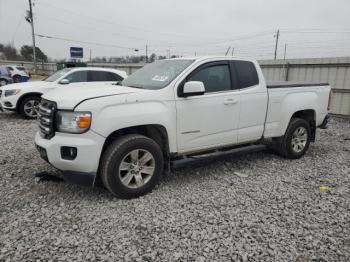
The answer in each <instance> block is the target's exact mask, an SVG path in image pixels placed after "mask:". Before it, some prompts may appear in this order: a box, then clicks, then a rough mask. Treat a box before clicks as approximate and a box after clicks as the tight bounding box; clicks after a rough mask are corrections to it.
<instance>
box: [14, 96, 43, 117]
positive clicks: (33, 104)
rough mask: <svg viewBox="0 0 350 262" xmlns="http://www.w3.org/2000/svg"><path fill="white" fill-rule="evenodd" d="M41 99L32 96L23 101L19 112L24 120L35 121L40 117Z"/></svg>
mask: <svg viewBox="0 0 350 262" xmlns="http://www.w3.org/2000/svg"><path fill="white" fill-rule="evenodd" d="M40 100H41V99H40V97H38V96H31V97H27V98H25V99H23V101H22V102H21V104H20V108H19V112H20V114H21V115H22V117H23V118H26V119H34V118H37V117H38V112H39V105H40Z"/></svg>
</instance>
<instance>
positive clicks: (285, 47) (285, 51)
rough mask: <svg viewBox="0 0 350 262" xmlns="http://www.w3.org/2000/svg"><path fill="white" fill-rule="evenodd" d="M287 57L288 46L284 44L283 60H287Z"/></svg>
mask: <svg viewBox="0 0 350 262" xmlns="http://www.w3.org/2000/svg"><path fill="white" fill-rule="evenodd" d="M286 56H287V44H284V56H283V60H286Z"/></svg>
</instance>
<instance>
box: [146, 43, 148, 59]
mask: <svg viewBox="0 0 350 262" xmlns="http://www.w3.org/2000/svg"><path fill="white" fill-rule="evenodd" d="M146 63H148V45H146Z"/></svg>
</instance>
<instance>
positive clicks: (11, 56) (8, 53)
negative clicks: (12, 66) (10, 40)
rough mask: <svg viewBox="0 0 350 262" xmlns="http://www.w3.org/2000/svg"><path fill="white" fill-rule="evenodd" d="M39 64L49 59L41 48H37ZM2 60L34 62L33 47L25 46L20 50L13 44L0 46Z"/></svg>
mask: <svg viewBox="0 0 350 262" xmlns="http://www.w3.org/2000/svg"><path fill="white" fill-rule="evenodd" d="M35 51H36V59H37V61H38V62H47V61H48V57H47V55H46V54H44V52H43V51H41V49H40V48H39V47H36V48H35ZM0 59H2V60H14V61H33V47H32V46H29V45H23V46H22V47H21V48H20V49H19V50H17V49H16V47H14V46H13V45H11V44H7V45H3V44H0Z"/></svg>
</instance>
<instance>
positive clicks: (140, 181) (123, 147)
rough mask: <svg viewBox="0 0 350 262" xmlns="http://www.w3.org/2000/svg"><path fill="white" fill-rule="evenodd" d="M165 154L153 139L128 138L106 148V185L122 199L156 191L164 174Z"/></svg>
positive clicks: (134, 136)
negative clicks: (156, 186)
mask: <svg viewBox="0 0 350 262" xmlns="http://www.w3.org/2000/svg"><path fill="white" fill-rule="evenodd" d="M163 161H164V160H163V153H162V150H161V148H160V147H159V145H158V144H157V143H156V142H155V141H153V140H152V139H150V138H148V137H145V136H142V135H126V136H123V137H121V138H119V139H117V140H115V141H114V142H113V143H112V144H110V145H109V147H108V148H107V149H106V151H105V153H104V155H103V158H102V161H101V177H102V182H103V184H104V186H105V187H106V188H107V189H108V190H109V191H110V192H111V193H112V194H113V195H115V196H117V197H119V198H126V199H128V198H135V197H139V196H142V195H144V194H147V193H148V192H150V191H152V189H153V188H154V187H155V185H156V184H157V183H158V182H159V180H160V177H161V174H162V172H163Z"/></svg>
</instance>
